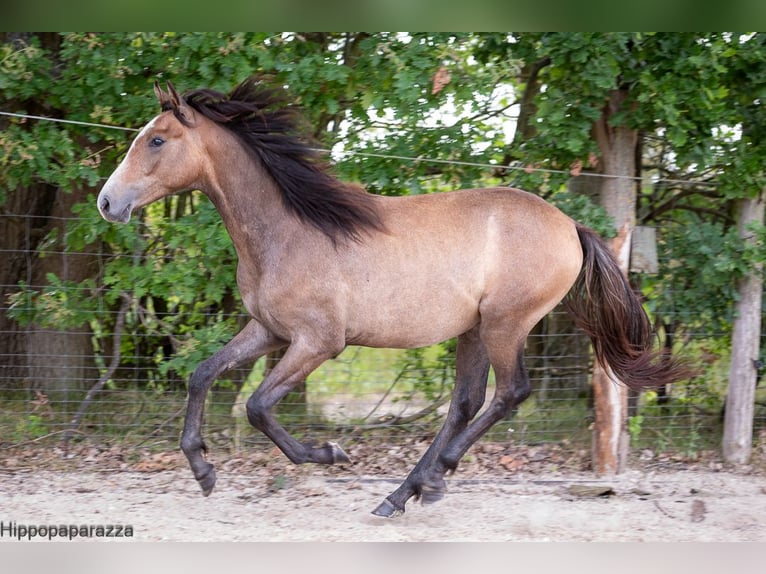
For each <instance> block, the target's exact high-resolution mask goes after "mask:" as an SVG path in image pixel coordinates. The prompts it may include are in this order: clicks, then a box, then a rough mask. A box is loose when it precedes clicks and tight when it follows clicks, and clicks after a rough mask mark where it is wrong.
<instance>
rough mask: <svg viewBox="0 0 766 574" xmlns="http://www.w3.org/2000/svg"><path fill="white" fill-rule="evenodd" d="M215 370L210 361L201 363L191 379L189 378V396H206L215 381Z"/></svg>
mask: <svg viewBox="0 0 766 574" xmlns="http://www.w3.org/2000/svg"><path fill="white" fill-rule="evenodd" d="M215 375H216V373H215V369H214V368H213V366H212V365H211V363H210V361H203V362H202V363H200V364H199V365H198V366H197V368H196V369H194V372H193V373H192V375H191V377H189V396H190V397H194V396H196V395H199V394H201V393H202V394H204V393H205V392H207V390H208V389H209V388H210V385H212V384H213V381H214V380H215Z"/></svg>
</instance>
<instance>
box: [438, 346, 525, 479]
mask: <svg viewBox="0 0 766 574" xmlns="http://www.w3.org/2000/svg"><path fill="white" fill-rule="evenodd" d="M488 350H489V356H490V362H491V363H492V369H493V370H494V372H495V385H496V387H495V394H494V396H493V398H492V401H491V402H490V404H489V406H488V407H487V409H486V410H485V411H484V412H483V413H482V414H481V415H480V416H479V417H477V418H476V420H474V421H473V422H472V423H471V424H470V425H469V426H468V427H467V428H466V429H465V430H463V431H462V432H461V433H460V434H458V435H457V436H456V437H455V438H454V439H453V440H452V441H451V442H450V443H449V444H448V445H447V447H446V448H445V449H444V450H442V452H441V453H440V454H439V457H438V459H437V460H436V462H435V463H434V464H433V465H432V466H431V467H430V469H429V472H430V475H429V480H430V481H431V482H433V481H436V480H438V479H439V478H440V477H443V476H444V474H445V473H446V472H447V471H452V470H454V469H455V468H457V465H458V462H459V461H460V459H461V458H462V457H463V455H465V453H466V452H467V451H468V449H469V448H471V446H472V445H473V444H474V443H475V442H476V441H477V440H479V438H481V436H482V435H484V433H486V432H487V431H488V430H489V429H490V428H491V427H492V425H494V424H495V423H497V422H499V421H500V420H502V419H503V418H504V417H506V416H507V415H508V414H509V413H510V412H511V410H512V409H513V408H514V407H516V406H518V405H519V404H521V403H522V402H523V401H524V400H525V399H526V398H527V397H528V396H529V393H530V389H531V387H530V382H529V375H528V374H527V369H526V367H525V365H524V341H523V340H522V341H519V342H517V343H516V344H515V345H510V346H509V344H508V343H507V342H503V343H502V344H500V345H498V346H497V347H494V348H493V346H491V345H488ZM493 351H494V352H493Z"/></svg>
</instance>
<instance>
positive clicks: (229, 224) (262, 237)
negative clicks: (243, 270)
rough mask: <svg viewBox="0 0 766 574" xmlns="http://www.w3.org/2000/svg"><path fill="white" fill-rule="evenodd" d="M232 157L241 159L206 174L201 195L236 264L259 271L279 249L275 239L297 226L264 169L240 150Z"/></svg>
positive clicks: (231, 160)
mask: <svg viewBox="0 0 766 574" xmlns="http://www.w3.org/2000/svg"><path fill="white" fill-rule="evenodd" d="M230 153H231V151H230ZM234 153H241V154H242V155H243V157H236V158H234V157H227V160H226V161H223V162H218V163H217V164H216V165H217V166H220V167H219V168H218V169H217V170H216V171H215V172H214V173H211V174H209V176H208V177H207V180H208V181H207V182H206V185H205V188H204V189H203V190H202V191H203V192H204V193H205V194H206V195H207V196H208V197H209V198H210V200H211V201H212V202H213V204H214V205H215V207H216V209H217V210H218V213H219V214H220V215H221V219H222V220H223V223H224V226H225V227H226V230H227V231H228V232H229V236H230V237H231V240H232V243H233V244H234V248H235V249H236V251H237V255H238V257H239V260H240V264H242V263H248V264H249V265H251V266H253V265H254V266H256V267H260V265H261V262H262V261H263V259H264V258H265V257H266V256H267V255H268V254H269V253H268V252H269V251H272V250H274V249H279V248H280V243H281V241H280V239H279V237H280V236H284V234H285V233H291V230H292V228H293V227H294V226H295V225H296V224H297V222H296V220H295V218H294V217H292V216H290V214H288V212H287V210H286V208H285V206H284V203H283V201H282V197H281V194H280V191H279V189H278V188H277V186H276V184H275V183H274V180H273V179H272V178H271V177H270V176H269V175H268V174H267V173H266V171H265V169H264V168H263V167H262V166H260V165H259V164H258V163H257V161H253V159H252V158H250V157H248V156H247V154H246V153H245V152H244V150H237V151H236V152H234ZM253 271H256V272H257V271H258V270H257V269H253Z"/></svg>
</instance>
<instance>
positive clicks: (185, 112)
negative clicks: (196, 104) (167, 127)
mask: <svg viewBox="0 0 766 574" xmlns="http://www.w3.org/2000/svg"><path fill="white" fill-rule="evenodd" d="M167 86H168V93H169V96H168V100H169V103H170V108H171V109H172V110H173V112H174V113H175V114H176V116H178V119H180V120H181V122H182V123H185V124H186V125H189V126H191V125H193V124H194V110H192V109H191V107H189V106H188V105H187V104H186V102H185V101H184V99H183V98H182V97H181V96H179V95H178V92H177V91H176V89H175V86H173V84H172V83H171V82H168V83H167Z"/></svg>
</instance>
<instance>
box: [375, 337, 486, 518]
mask: <svg viewBox="0 0 766 574" xmlns="http://www.w3.org/2000/svg"><path fill="white" fill-rule="evenodd" d="M456 371H457V372H456V378H455V388H454V390H453V392H452V401H451V402H450V407H449V411H448V413H447V417H446V419H445V421H444V425H443V426H442V428H441V429H440V430H439V432H438V434H437V435H436V437H435V438H434V440H433V442H432V443H431V445H430V446H429V447H428V450H426V452H425V454H424V455H423V456H422V458H421V459H420V460H419V461H418V463H417V464H416V465H415V468H413V469H412V472H410V474H409V475H408V476H407V478H406V479H405V481H404V482H403V483H402V484H401V486H399V488H397V489H396V490H395V491H394V492H392V493H391V494H390V495H389V496H388V497H386V499H385V500H383V502H382V503H381V504H380V505H379V506H378V507H377V508H376V509H375V510H373V514H376V515H377V516H385V517H391V516H395V515H397V514H401V513H403V512H404V505H405V503H406V502H407V501H408V500H409V499H410V498H412V497H413V496H418V497H420V498H421V500H422V501H423V503H424V504H425V503H430V502H436V501H437V500H440V499H441V498H442V497H443V496H444V491H445V484H444V477H443V475H441V476H438V475H437V476H435V478H434V479H432V480H429V476H433V473H431V472H429V471H430V467H431V466H432V465H433V464H434V463H435V462H436V460H437V459H438V457H439V454H440V453H441V452H442V450H443V449H444V448H445V447H446V446H447V445H448V444H449V443H450V441H451V440H452V439H453V438H454V437H455V436H457V434H458V433H460V432H461V431H463V430H464V429H465V428H466V426H467V425H468V423H469V422H470V421H471V419H473V417H475V416H476V413H478V412H479V409H481V406H482V405H483V404H484V398H485V395H486V387H487V376H488V375H489V359H488V358H487V352H486V349H485V348H484V345H483V344H482V342H481V340H480V339H479V328H478V327H475V328H474V329H472V330H471V331H468V332H467V333H465V334H463V335H461V336H460V338H459V339H458V345H457V356H456Z"/></svg>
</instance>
